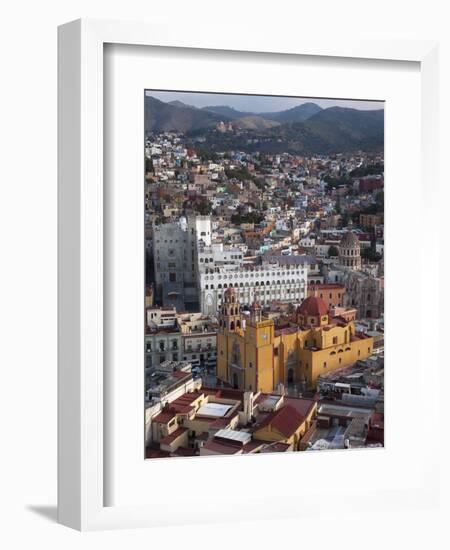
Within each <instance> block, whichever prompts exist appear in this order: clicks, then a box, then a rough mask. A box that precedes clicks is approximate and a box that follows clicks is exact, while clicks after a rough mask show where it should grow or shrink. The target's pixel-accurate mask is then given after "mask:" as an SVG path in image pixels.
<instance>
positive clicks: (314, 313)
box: [297, 296, 328, 317]
mask: <svg viewBox="0 0 450 550" xmlns="http://www.w3.org/2000/svg"><path fill="white" fill-rule="evenodd" d="M297 313H299V314H300V315H303V316H311V317H318V316H322V315H328V307H327V304H326V303H325V302H324V301H323V300H322V298H319V297H318V296H310V297H309V298H306V300H303V302H302V303H301V304H300V306H299V307H298V308H297Z"/></svg>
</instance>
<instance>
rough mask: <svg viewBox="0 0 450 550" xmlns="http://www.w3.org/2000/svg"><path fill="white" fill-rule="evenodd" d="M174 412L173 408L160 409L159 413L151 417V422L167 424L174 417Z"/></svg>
mask: <svg viewBox="0 0 450 550" xmlns="http://www.w3.org/2000/svg"><path fill="white" fill-rule="evenodd" d="M175 416H176V413H175V411H173V410H170V409H168V410H165V411H161V412H160V413H159V414H157V415H156V416H154V417H153V419H152V422H159V423H160V424H167V423H168V422H170V421H171V420H172V419H173V418H175Z"/></svg>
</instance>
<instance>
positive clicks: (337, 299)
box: [307, 284, 346, 309]
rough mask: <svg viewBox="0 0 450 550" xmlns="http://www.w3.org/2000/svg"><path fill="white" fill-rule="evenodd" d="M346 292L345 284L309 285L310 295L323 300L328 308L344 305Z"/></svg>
mask: <svg viewBox="0 0 450 550" xmlns="http://www.w3.org/2000/svg"><path fill="white" fill-rule="evenodd" d="M345 292H346V289H345V286H344V285H333V284H329V285H327V284H324V285H317V284H315V285H308V293H307V294H308V297H309V296H315V297H317V298H320V299H321V300H323V301H324V302H325V304H326V306H327V309H331V308H334V307H342V305H343V303H344V294H345Z"/></svg>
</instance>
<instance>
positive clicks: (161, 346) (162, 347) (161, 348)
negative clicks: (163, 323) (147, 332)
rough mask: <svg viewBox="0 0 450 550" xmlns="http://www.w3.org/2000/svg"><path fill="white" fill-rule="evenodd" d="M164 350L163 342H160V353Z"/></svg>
mask: <svg viewBox="0 0 450 550" xmlns="http://www.w3.org/2000/svg"><path fill="white" fill-rule="evenodd" d="M164 348H165V345H164V342H163V341H161V342H160V343H159V350H160V351H164Z"/></svg>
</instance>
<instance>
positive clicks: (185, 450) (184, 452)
mask: <svg viewBox="0 0 450 550" xmlns="http://www.w3.org/2000/svg"><path fill="white" fill-rule="evenodd" d="M172 455H173V456H195V450H194V449H190V448H189V447H178V449H177V450H176V451H173V453H172Z"/></svg>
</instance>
